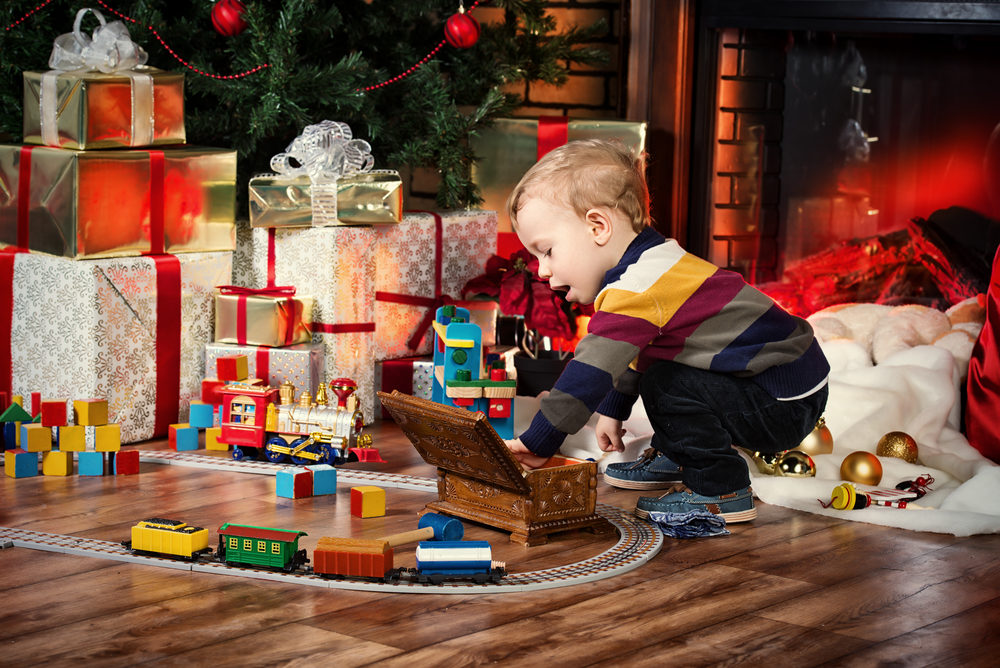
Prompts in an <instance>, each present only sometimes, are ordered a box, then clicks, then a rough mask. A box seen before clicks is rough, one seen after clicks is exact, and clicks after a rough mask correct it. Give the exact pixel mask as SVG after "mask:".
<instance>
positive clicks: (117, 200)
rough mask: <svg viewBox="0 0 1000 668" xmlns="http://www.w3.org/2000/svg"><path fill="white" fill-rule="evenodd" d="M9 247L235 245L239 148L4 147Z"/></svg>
mask: <svg viewBox="0 0 1000 668" xmlns="http://www.w3.org/2000/svg"><path fill="white" fill-rule="evenodd" d="M0 192H2V193H6V197H0V245H12V246H19V247H22V248H28V249H30V250H33V251H38V252H42V253H49V254H52V255H62V256H65V257H71V258H74V259H85V258H101V257H123V256H129V255H142V254H145V253H162V252H167V253H187V252H202V251H231V250H233V249H234V248H235V246H236V229H235V223H234V221H235V209H236V152H235V151H230V150H224V149H217V148H202V147H192V146H185V147H179V148H171V149H167V150H163V151H160V150H155V149H123V150H118V151H69V150H65V149H60V148H50V147H47V146H0Z"/></svg>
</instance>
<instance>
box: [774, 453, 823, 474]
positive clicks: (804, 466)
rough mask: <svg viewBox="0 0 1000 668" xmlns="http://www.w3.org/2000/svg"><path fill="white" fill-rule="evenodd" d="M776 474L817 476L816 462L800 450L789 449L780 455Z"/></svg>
mask: <svg viewBox="0 0 1000 668" xmlns="http://www.w3.org/2000/svg"><path fill="white" fill-rule="evenodd" d="M774 473H775V475H779V476H784V477H786V478H815V477H816V464H815V463H813V460H812V457H810V456H809V455H807V454H806V453H804V452H802V451H800V450H789V451H788V452H783V453H782V454H781V455H779V456H778V461H777V462H776V463H775V466H774Z"/></svg>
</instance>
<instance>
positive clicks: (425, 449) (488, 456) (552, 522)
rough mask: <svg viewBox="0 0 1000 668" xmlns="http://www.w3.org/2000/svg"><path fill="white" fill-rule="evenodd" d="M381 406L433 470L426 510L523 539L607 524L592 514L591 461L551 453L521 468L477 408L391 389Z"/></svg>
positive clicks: (602, 528) (526, 542) (538, 539)
mask: <svg viewBox="0 0 1000 668" xmlns="http://www.w3.org/2000/svg"><path fill="white" fill-rule="evenodd" d="M378 396H379V399H381V400H382V405H383V406H385V408H386V410H388V411H389V413H390V415H392V418H393V419H394V420H395V421H396V423H397V424H398V425H399V426H400V428H401V429H402V430H403V433H405V434H406V436H407V438H409V439H410V442H411V443H413V447H415V448H416V449H417V452H419V453H420V456H421V457H423V459H424V461H426V462H427V463H428V464H431V465H433V466H436V467H437V470H438V500H437V501H434V502H432V503H429V504H427V509H428V510H433V511H434V512H439V513H445V514H448V515H454V516H456V517H462V518H465V519H469V520H473V521H475V522H480V523H482V524H486V525H488V526H492V527H495V528H497V529H502V530H504V531H510V532H511V537H510V538H511V540H512V541H514V542H517V543H522V544H524V545H538V544H541V543H544V542H546V540H547V536H548V535H549V534H552V533H555V532H558V531H566V530H568V529H579V528H584V527H587V528H592V529H595V530H599V531H605V530H610V529H611V526H610V525H609V524H608V523H607V521H606V520H604V518H602V517H600V516H599V515H597V514H595V512H594V509H595V507H596V504H597V464H596V463H595V462H587V461H580V460H576V459H566V458H562V457H558V456H556V457H552V458H551V459H550V460H549V465H548V466H547V467H544V468H539V469H533V470H525V469H524V468H523V467H522V466H521V464H520V463H519V462H518V461H517V460H516V459H515V458H514V455H513V454H512V453H511V452H510V450H508V449H507V446H506V445H505V444H504V442H503V439H501V438H500V436H499V435H497V433H496V431H494V429H493V427H492V426H491V425H490V423H489V422H488V421H487V419H486V416H484V415H483V414H482V413H478V412H476V413H473V412H470V411H467V410H465V409H462V408H455V407H453V406H444V405H442V404H438V403H435V402H433V401H427V400H426V399H420V398H418V397H412V396H410V395H408V394H403V393H401V392H399V391H398V390H397V391H393V393H392V394H386V393H384V392H379V393H378Z"/></svg>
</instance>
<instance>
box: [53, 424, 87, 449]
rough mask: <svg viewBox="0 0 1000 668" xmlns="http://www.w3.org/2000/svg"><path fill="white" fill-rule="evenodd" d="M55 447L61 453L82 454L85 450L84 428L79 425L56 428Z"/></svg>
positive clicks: (85, 432)
mask: <svg viewBox="0 0 1000 668" xmlns="http://www.w3.org/2000/svg"><path fill="white" fill-rule="evenodd" d="M56 445H57V446H58V448H59V449H60V450H62V451H63V452H83V451H84V450H86V449H87V430H86V428H85V427H84V426H83V425H80V424H72V425H67V426H65V427H57V428H56Z"/></svg>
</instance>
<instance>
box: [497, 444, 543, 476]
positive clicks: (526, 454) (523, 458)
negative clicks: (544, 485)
mask: <svg viewBox="0 0 1000 668" xmlns="http://www.w3.org/2000/svg"><path fill="white" fill-rule="evenodd" d="M504 443H505V444H506V445H507V447H508V448H509V449H510V451H511V452H512V453H513V454H514V459H516V460H517V461H519V462H520V463H521V466H525V467H527V468H529V469H537V468H538V467H540V466H544V465H545V462H547V461H549V458H548V457H539V456H538V455H536V454H535V453H533V452H532V451H531V450H529V449H528V446H526V445H525V444H524V443H522V442H521V439H519V438H515V439H513V440H511V441H506V440H505V441H504Z"/></svg>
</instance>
